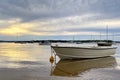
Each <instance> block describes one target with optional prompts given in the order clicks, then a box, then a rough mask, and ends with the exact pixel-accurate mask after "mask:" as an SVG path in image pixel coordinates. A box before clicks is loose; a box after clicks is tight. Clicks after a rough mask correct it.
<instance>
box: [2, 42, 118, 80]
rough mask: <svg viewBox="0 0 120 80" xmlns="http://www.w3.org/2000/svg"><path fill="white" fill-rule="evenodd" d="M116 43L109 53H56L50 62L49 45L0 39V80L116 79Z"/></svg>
mask: <svg viewBox="0 0 120 80" xmlns="http://www.w3.org/2000/svg"><path fill="white" fill-rule="evenodd" d="M83 45H84V44H83ZM85 45H88V44H85ZM115 46H117V47H118V48H117V51H116V54H115V55H113V56H112V57H104V58H99V59H90V60H89V59H86V60H64V61H61V60H60V58H59V57H58V56H57V58H56V61H55V62H53V63H50V61H49V58H50V56H51V49H50V46H49V45H38V44H37V43H35V44H18V43H0V47H1V48H0V80H119V78H120V77H119V74H120V54H119V52H120V46H119V44H116V45H115Z"/></svg>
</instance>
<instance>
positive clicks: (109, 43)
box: [97, 42, 112, 46]
mask: <svg viewBox="0 0 120 80" xmlns="http://www.w3.org/2000/svg"><path fill="white" fill-rule="evenodd" d="M97 45H98V46H112V42H98V43H97Z"/></svg>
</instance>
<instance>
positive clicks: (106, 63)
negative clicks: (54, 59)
mask: <svg viewBox="0 0 120 80" xmlns="http://www.w3.org/2000/svg"><path fill="white" fill-rule="evenodd" d="M115 65H116V60H115V58H114V57H104V58H96V59H83V60H60V61H59V62H58V63H57V64H56V65H55V68H54V69H53V70H52V71H51V75H54V76H79V75H80V74H82V73H84V72H85V71H88V70H91V69H97V68H108V67H109V68H112V67H114V66H115ZM53 67H54V66H53Z"/></svg>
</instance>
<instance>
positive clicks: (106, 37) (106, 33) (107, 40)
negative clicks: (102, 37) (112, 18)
mask: <svg viewBox="0 0 120 80" xmlns="http://www.w3.org/2000/svg"><path fill="white" fill-rule="evenodd" d="M106 34H107V35H106V38H107V41H108V25H107V26H106Z"/></svg>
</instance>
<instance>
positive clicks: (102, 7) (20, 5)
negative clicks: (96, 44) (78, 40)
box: [0, 0, 120, 36]
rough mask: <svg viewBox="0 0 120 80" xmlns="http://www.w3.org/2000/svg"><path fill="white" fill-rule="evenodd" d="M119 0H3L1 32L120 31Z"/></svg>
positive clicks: (53, 33)
mask: <svg viewBox="0 0 120 80" xmlns="http://www.w3.org/2000/svg"><path fill="white" fill-rule="evenodd" d="M119 4H120V1H119V0H1V2H0V34H2V35H11V36H12V35H13V36H16V35H18V34H20V35H21V36H24V35H34V36H39V35H40V36H51V35H52V36H56V35H60V36H61V35H89V33H94V34H99V33H100V32H102V33H103V34H105V29H106V25H108V26H109V29H110V34H112V33H114V32H116V34H117V33H118V34H119V26H120V11H119V8H120V5H119Z"/></svg>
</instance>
